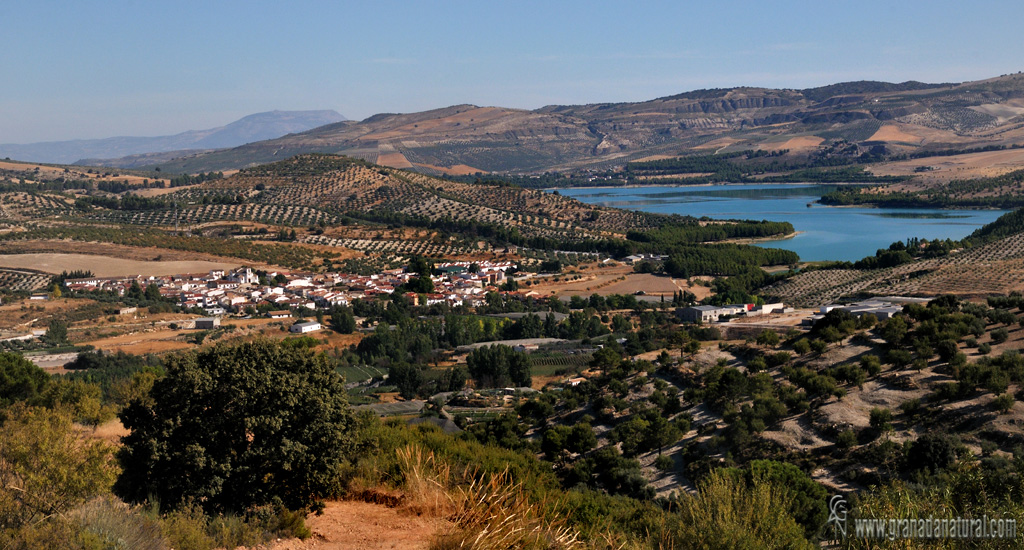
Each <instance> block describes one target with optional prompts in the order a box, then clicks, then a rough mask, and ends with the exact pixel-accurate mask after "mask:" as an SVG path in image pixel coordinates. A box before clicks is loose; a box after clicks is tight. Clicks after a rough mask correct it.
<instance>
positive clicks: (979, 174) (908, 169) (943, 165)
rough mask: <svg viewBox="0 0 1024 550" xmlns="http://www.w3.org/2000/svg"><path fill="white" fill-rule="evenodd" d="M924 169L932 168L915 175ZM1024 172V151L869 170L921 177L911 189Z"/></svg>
mask: <svg viewBox="0 0 1024 550" xmlns="http://www.w3.org/2000/svg"><path fill="white" fill-rule="evenodd" d="M920 166H929V167H931V168H932V169H931V170H929V171H927V172H924V173H920V172H915V171H914V170H915V169H916V168H918V167H920ZM1022 168H1024V149H1012V150H1008V151H987V152H983V153H968V154H964V155H952V156H948V157H927V158H919V159H911V160H904V161H899V162H887V163H883V164H876V165H873V166H869V167H868V168H867V170H868V171H870V172H871V173H872V174H875V175H878V176H917V177H916V180H915V182H914V183H912V184H911V187H913V186H915V185H919V186H925V187H927V186H929V185H932V184H936V183H946V182H948V181H950V180H954V179H971V178H986V177H993V176H1001V175H1003V174H1006V173H1007V172H1012V171H1014V170H1020V169H1022Z"/></svg>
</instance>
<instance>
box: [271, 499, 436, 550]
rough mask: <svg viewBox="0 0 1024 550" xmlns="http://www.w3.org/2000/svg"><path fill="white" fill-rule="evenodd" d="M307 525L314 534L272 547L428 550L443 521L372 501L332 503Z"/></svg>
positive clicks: (289, 549)
mask: <svg viewBox="0 0 1024 550" xmlns="http://www.w3.org/2000/svg"><path fill="white" fill-rule="evenodd" d="M306 525H308V526H309V528H310V530H311V531H313V536H312V537H310V538H308V539H306V540H304V541H302V540H298V539H289V540H282V541H280V542H277V543H275V544H272V545H270V550H310V549H314V548H315V549H317V550H384V549H389V550H426V548H428V546H429V545H430V539H431V537H432V536H433V535H434V533H435V532H437V530H438V529H439V528H440V527H441V526H442V525H443V522H442V520H439V519H436V518H427V517H423V516H416V515H415V514H412V513H411V512H407V511H404V510H402V509H397V508H388V507H387V506H384V505H382V504H370V503H368V502H357V501H341V502H328V503H327V508H326V509H325V510H324V513H323V515H321V516H310V518H309V519H307V520H306Z"/></svg>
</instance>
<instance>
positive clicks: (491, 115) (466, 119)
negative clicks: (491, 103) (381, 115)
mask: <svg viewBox="0 0 1024 550" xmlns="http://www.w3.org/2000/svg"><path fill="white" fill-rule="evenodd" d="M507 113H508V111H506V110H505V109H499V108H497V107H478V108H476V109H469V110H467V111H464V112H461V113H458V114H454V115H451V116H447V117H439V118H435V119H432V120H422V121H419V122H416V123H410V124H406V125H404V126H399V127H398V128H394V129H392V130H387V131H384V132H377V133H373V134H367V135H365V136H362V138H361V139H363V140H379V141H383V140H390V139H395V138H409V137H415V136H416V135H419V134H427V133H432V132H434V131H436V130H441V129H444V128H445V127H450V128H453V129H454V128H459V127H462V126H463V125H472V124H475V123H484V122H490V121H492V120H496V119H499V118H501V117H503V116H506V114H507ZM378 164H380V162H379V160H378Z"/></svg>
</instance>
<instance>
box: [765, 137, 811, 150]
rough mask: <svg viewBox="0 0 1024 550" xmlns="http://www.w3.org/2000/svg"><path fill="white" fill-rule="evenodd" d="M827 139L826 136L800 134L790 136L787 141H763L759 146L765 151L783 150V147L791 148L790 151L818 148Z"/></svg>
mask: <svg viewBox="0 0 1024 550" xmlns="http://www.w3.org/2000/svg"><path fill="white" fill-rule="evenodd" d="M824 141H825V138H820V137H818V136H799V137H795V138H790V139H788V140H786V141H775V142H768V143H762V144H760V145H759V146H758V147H759V148H760V149H763V150H765V151H781V150H783V149H789V150H790V151H805V150H807V149H817V148H818V146H819V145H821V144H822V143H823V142H824Z"/></svg>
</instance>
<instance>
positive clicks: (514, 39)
mask: <svg viewBox="0 0 1024 550" xmlns="http://www.w3.org/2000/svg"><path fill="white" fill-rule="evenodd" d="M0 21H2V22H3V25H2V28H0V51H3V55H2V59H3V67H2V69H0V70H2V71H3V74H4V79H3V80H2V81H0V143H27V142H33V141H43V140H46V141H49V140H59V139H77V138H95V137H109V136H114V135H163V134H170V133H176V132H181V131H184V130H188V129H201V128H207V127H213V126H219V125H222V124H226V123H228V122H231V121H232V120H235V119H237V118H240V117H242V116H244V115H247V114H251V113H255V112H260V111H267V110H272V109H335V110H337V111H338V112H340V113H342V114H344V115H345V116H347V117H349V118H354V119H362V118H365V117H367V116H370V115H372V114H375V113H379V112H409V111H418V110H424V109H429V108H434V107H442V106H447V105H452V104H457V103H474V104H477V105H500V106H507V107H522V108H537V107H540V106H543V105H547V104H552V103H592V102H606V101H632V100H644V99H651V98H655V97H660V96H665V95H671V94H675V93H679V92H683V91H687V90H692V89H697V88H710V87H727V86H736V85H753V86H769V87H780V88H803V87H810V86H817V85H823V84H830V83H834V82H839V81H845V80H861V79H870V80H888V81H904V80H922V81H929V82H952V81H957V82H958V81H964V80H973V79H980V78H987V77H992V76H998V75H1000V74H1004V73H1010V72H1017V71H1018V70H1022V69H1024V57H1022V53H1024V32H1021V30H1020V28H1021V21H1024V2H1020V1H1019V0H1005V1H998V2H996V1H988V2H986V1H973V2H965V1H959V2H949V1H943V0H932V1H912V0H904V1H902V2H900V1H892V0H889V1H887V2H875V1H860V2H833V1H830V0H817V1H813V2H812V1H807V2H787V1H775V2H768V1H763V0H762V1H757V2H729V1H717V2H687V1H675V2H637V1H630V2H624V1H618V2H598V1H590V2H582V1H559V0H547V1H543V2H532V1H516V2H502V1H487V0H477V1H475V2H455V1H447V2H442V1H421V2H388V1H361V2H347V1H334V2H327V1H325V2H302V1H290V2H289V1H280V0H279V1H275V2H269V1H262V0H250V1H247V2H218V1H216V0H206V1H203V2H193V1H176V2H159V1H145V0H136V1H102V0H100V1H96V2H86V1H77V2H72V1H64V2H57V1H48V0H32V1H23V0H5V1H4V2H2V3H0Z"/></svg>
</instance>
